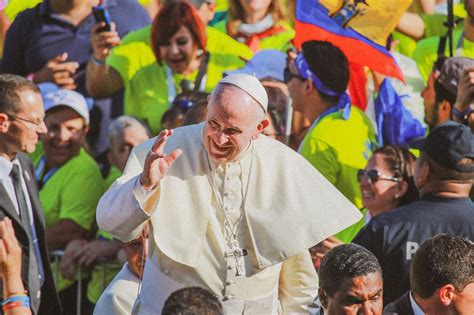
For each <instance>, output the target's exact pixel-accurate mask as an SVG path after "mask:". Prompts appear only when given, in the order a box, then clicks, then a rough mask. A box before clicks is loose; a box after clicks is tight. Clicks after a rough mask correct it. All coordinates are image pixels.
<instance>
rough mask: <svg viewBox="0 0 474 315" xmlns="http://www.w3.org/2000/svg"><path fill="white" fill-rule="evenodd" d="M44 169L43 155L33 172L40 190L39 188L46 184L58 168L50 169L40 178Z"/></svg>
mask: <svg viewBox="0 0 474 315" xmlns="http://www.w3.org/2000/svg"><path fill="white" fill-rule="evenodd" d="M45 167H46V157H45V156H44V155H43V156H42V157H41V160H40V161H39V163H38V167H37V168H36V171H35V177H36V182H37V183H38V186H39V189H40V190H41V188H43V186H44V184H46V182H47V181H48V180H49V179H50V178H51V176H53V175H54V173H56V171H57V170H58V169H59V167H57V166H56V167H54V168H52V169H50V170H49V171H48V172H47V173H46V174H44V176H42V175H43V172H44V169H45Z"/></svg>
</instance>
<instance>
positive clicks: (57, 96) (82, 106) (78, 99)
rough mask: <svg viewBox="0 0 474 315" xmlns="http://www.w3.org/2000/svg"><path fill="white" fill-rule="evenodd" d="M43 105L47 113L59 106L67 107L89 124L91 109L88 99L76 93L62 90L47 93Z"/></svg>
mask: <svg viewBox="0 0 474 315" xmlns="http://www.w3.org/2000/svg"><path fill="white" fill-rule="evenodd" d="M43 103H44V111H45V112H47V111H48V110H50V109H52V108H55V107H57V106H67V107H69V108H71V109H73V110H74V111H76V112H77V113H78V114H79V115H80V116H81V117H82V118H84V120H85V122H86V125H88V124H89V108H88V106H87V102H86V99H85V98H84V96H82V94H80V93H78V92H76V91H71V90H66V89H60V90H57V91H54V92H49V93H45V94H44V95H43Z"/></svg>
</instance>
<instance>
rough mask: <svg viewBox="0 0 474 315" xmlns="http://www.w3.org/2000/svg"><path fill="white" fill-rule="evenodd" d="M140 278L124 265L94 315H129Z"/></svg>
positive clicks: (101, 299)
mask: <svg viewBox="0 0 474 315" xmlns="http://www.w3.org/2000/svg"><path fill="white" fill-rule="evenodd" d="M139 286H140V278H138V277H137V276H136V275H135V274H134V273H133V272H132V271H131V270H130V268H129V267H128V263H125V264H124V265H123V267H122V269H121V270H120V272H119V273H117V275H116V276H115V277H114V279H113V280H112V281H111V282H110V283H109V285H108V286H107V288H105V290H104V292H103V293H102V295H101V296H100V299H99V301H97V304H96V305H95V308H94V315H129V314H131V312H132V307H133V304H134V303H135V300H136V298H137V295H138V287H139Z"/></svg>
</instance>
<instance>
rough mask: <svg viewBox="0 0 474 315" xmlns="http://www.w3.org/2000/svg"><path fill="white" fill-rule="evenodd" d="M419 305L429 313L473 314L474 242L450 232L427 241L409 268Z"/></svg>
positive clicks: (413, 289) (412, 286)
mask: <svg viewBox="0 0 474 315" xmlns="http://www.w3.org/2000/svg"><path fill="white" fill-rule="evenodd" d="M410 288H411V291H412V294H413V296H414V298H415V300H416V302H417V304H418V305H419V306H420V307H421V308H422V309H423V311H424V312H425V313H430V314H461V315H463V314H474V243H473V242H471V241H470V240H467V239H464V238H461V237H458V236H455V235H449V234H441V235H437V236H435V237H433V238H432V239H429V240H427V241H426V242H424V243H423V244H422V245H421V246H420V248H419V249H418V251H417V252H416V254H415V256H414V258H413V261H412V264H411V270H410Z"/></svg>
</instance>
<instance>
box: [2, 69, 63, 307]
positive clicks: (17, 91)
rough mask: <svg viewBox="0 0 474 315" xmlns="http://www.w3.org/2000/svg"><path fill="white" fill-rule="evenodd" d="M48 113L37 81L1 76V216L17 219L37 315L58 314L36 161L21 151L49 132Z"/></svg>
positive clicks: (26, 279)
mask: <svg viewBox="0 0 474 315" xmlns="http://www.w3.org/2000/svg"><path fill="white" fill-rule="evenodd" d="M44 115H45V114H44V109H43V102H42V100H41V95H40V92H39V89H38V87H37V86H36V85H34V84H33V83H32V82H30V81H28V80H26V79H24V78H22V77H19V76H16V75H0V220H2V219H3V218H4V217H9V218H10V219H11V220H12V222H13V227H14V229H15V234H16V237H17V238H18V242H19V243H20V246H21V248H22V251H23V255H22V280H23V282H24V283H25V284H26V287H27V288H28V296H29V298H30V303H31V310H32V312H33V314H60V313H61V306H60V303H59V299H58V296H57V293H56V288H55V285H54V282H53V277H52V273H51V269H50V267H49V258H48V251H47V249H46V242H45V233H44V217H43V210H42V208H41V205H40V202H39V198H38V190H37V187H36V183H35V176H34V171H33V165H32V163H31V161H30V160H29V159H28V157H26V156H25V155H24V154H23V153H32V152H33V151H34V150H35V146H36V143H37V142H38V136H39V134H44V133H46V132H47V129H46V126H45V124H44V121H43V119H44ZM18 293H19V292H18Z"/></svg>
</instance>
